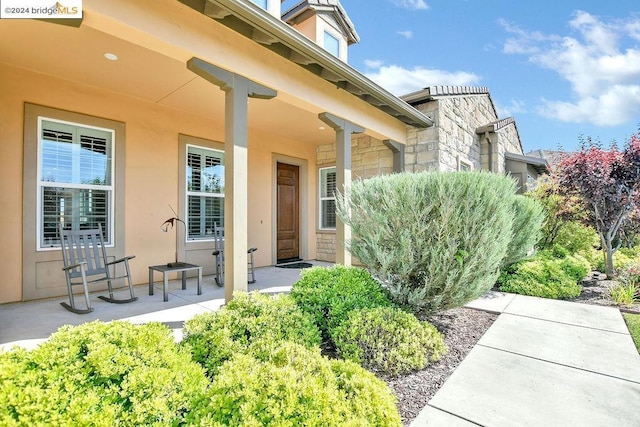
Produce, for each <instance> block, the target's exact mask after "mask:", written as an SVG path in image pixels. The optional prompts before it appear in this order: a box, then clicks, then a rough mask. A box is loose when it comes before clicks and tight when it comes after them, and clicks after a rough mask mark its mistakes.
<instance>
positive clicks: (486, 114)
mask: <svg viewBox="0 0 640 427" xmlns="http://www.w3.org/2000/svg"><path fill="white" fill-rule="evenodd" d="M416 108H417V109H418V110H420V111H422V112H423V113H425V114H426V115H427V116H429V117H431V118H433V119H434V122H435V123H434V125H433V126H432V127H430V128H426V129H417V128H413V127H410V128H409V130H408V138H407V147H406V148H405V168H406V170H407V171H413V172H421V171H424V170H428V169H436V170H442V171H455V170H458V162H459V161H460V160H461V161H464V162H466V163H469V164H471V166H472V168H473V169H474V170H478V169H483V168H486V166H485V165H483V163H482V160H483V159H482V158H481V153H482V145H481V144H486V142H484V141H482V138H481V136H480V135H478V134H476V129H477V128H479V127H480V126H483V125H486V124H488V123H491V122H494V121H496V120H497V116H496V113H495V111H494V109H493V107H492V104H491V100H490V98H489V95H488V94H479V95H475V94H473V95H464V96H446V97H440V98H437V99H434V100H431V101H428V102H426V103H424V104H421V105H418V106H417V107H416ZM485 162H486V161H485Z"/></svg>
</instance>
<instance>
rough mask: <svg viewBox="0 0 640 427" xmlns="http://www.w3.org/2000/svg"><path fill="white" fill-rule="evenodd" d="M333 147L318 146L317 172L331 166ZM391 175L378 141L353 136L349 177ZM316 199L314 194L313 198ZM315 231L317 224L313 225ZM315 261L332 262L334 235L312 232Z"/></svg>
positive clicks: (390, 157)
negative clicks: (314, 236)
mask: <svg viewBox="0 0 640 427" xmlns="http://www.w3.org/2000/svg"><path fill="white" fill-rule="evenodd" d="M335 164H336V146H335V144H327V145H321V146H318V148H317V150H316V165H317V166H318V168H322V167H327V166H335ZM392 172H393V153H392V152H391V150H389V148H387V147H386V146H385V145H384V144H383V143H382V141H379V140H377V139H375V138H372V137H370V136H367V135H362V136H359V135H354V136H353V138H352V140H351V177H352V179H356V178H362V179H365V178H371V177H372V176H376V175H382V174H389V173H392ZM316 197H317V194H316ZM316 227H317V224H316ZM316 241H317V246H316V258H317V259H318V260H319V261H329V262H335V260H336V233H335V231H333V230H320V229H318V230H317V231H316Z"/></svg>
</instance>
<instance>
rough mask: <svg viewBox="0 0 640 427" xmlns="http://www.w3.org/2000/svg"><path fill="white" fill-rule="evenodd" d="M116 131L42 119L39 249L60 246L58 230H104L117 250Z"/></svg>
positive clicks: (39, 171) (38, 209)
mask: <svg viewBox="0 0 640 427" xmlns="http://www.w3.org/2000/svg"><path fill="white" fill-rule="evenodd" d="M114 134H115V133H114V131H113V130H112V129H103V128H97V127H90V126H85V125H82V124H78V123H71V122H63V121H59V120H53V119H49V118H44V117H39V118H38V177H37V186H38V200H37V203H38V207H37V211H38V223H37V227H38V231H37V232H38V249H41V248H56V247H60V237H59V236H58V225H59V224H62V225H63V226H64V227H65V228H71V229H74V230H83V229H91V228H96V227H97V226H98V224H100V225H101V226H102V230H103V232H104V240H105V243H106V244H107V245H113V233H112V226H113V214H114V213H113V200H114V194H113V193H114V182H113V158H114V139H115V137H114Z"/></svg>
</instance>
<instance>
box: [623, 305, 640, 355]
mask: <svg viewBox="0 0 640 427" xmlns="http://www.w3.org/2000/svg"><path fill="white" fill-rule="evenodd" d="M622 316H623V317H624V320H625V322H627V327H628V328H629V332H630V333H631V337H632V338H633V342H634V343H636V349H637V350H638V353H640V314H629V313H622Z"/></svg>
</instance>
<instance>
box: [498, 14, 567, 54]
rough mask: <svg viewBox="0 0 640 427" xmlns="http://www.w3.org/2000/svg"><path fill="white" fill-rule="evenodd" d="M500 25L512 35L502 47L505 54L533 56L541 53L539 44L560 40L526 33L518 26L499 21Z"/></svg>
mask: <svg viewBox="0 0 640 427" xmlns="http://www.w3.org/2000/svg"><path fill="white" fill-rule="evenodd" d="M498 24H499V25H500V26H501V27H502V28H504V30H505V31H506V32H507V33H509V34H511V35H512V36H511V37H509V38H508V39H507V40H506V41H505V42H504V46H503V47H502V51H503V52H504V53H519V54H533V53H537V52H539V51H540V47H539V46H538V44H539V43H540V42H545V41H554V40H559V39H560V37H558V36H555V35H545V34H543V33H541V32H539V31H526V30H524V29H522V28H520V27H519V26H518V25H516V24H513V23H511V22H508V21H505V20H504V19H499V20H498Z"/></svg>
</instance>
